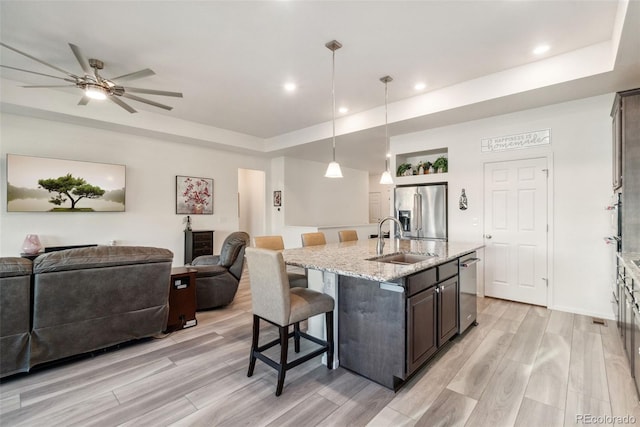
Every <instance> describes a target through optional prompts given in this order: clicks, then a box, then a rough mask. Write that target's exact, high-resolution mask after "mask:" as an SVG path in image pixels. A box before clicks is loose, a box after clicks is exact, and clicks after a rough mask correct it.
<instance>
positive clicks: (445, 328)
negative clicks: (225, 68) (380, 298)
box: [407, 260, 458, 375]
mask: <svg viewBox="0 0 640 427" xmlns="http://www.w3.org/2000/svg"><path fill="white" fill-rule="evenodd" d="M454 264H455V270H454V269H453V267H452V266H453V265H454ZM436 273H437V277H441V278H447V277H448V279H446V280H444V281H442V282H439V283H437V284H435V286H434V285H433V284H434V281H431V280H432V279H433V278H435V277H436ZM452 275H454V276H453V277H451V276H452ZM420 283H422V284H423V285H424V286H423V287H421V286H420ZM429 285H430V286H431V287H428V286H429ZM421 288H422V289H424V288H426V290H421V291H420V292H418V293H416V294H414V295H411V294H410V293H409V297H408V298H407V375H410V374H412V373H413V372H414V371H415V370H416V369H418V368H419V367H420V366H421V365H422V364H423V363H424V362H426V361H427V360H428V359H429V358H430V357H431V356H432V355H433V354H434V353H435V352H436V351H437V350H438V349H439V348H440V347H441V346H442V345H444V344H445V343H446V342H447V341H448V340H449V339H451V337H453V336H454V335H456V333H457V332H458V270H457V260H456V261H455V262H453V263H448V264H443V265H442V266H439V267H437V268H432V269H430V270H426V271H423V272H421V273H417V274H414V275H412V276H409V277H408V278H407V289H421Z"/></svg>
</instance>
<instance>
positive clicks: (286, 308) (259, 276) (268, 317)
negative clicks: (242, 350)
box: [245, 248, 335, 396]
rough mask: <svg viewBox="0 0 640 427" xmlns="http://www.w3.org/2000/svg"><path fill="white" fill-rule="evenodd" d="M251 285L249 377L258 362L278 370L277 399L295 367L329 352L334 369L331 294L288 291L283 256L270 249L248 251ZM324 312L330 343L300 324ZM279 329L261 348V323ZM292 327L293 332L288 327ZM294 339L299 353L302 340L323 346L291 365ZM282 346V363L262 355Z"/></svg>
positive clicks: (332, 304) (250, 249)
mask: <svg viewBox="0 0 640 427" xmlns="http://www.w3.org/2000/svg"><path fill="white" fill-rule="evenodd" d="M245 253H246V257H247V264H248V266H249V282H250V284H251V302H252V304H253V338H252V340H251V354H250V357H249V371H248V372H247V376H248V377H250V376H252V375H253V370H254V368H255V365H256V359H260V360H262V361H263V362H264V363H266V364H267V365H269V366H271V367H272V368H274V369H276V370H277V371H278V384H277V386H276V396H280V395H281V394H282V388H283V386H284V378H285V374H286V372H287V371H288V370H289V369H291V368H295V367H296V366H298V365H300V364H302V363H304V362H306V361H308V360H310V359H313V358H314V357H316V356H318V355H320V354H322V353H325V352H326V353H327V367H328V368H329V369H332V367H333V348H334V345H333V309H334V305H335V303H334V300H333V298H331V297H330V296H329V295H326V294H323V293H320V292H316V291H312V290H310V289H305V288H293V289H290V288H289V281H288V280H287V275H286V271H285V264H284V258H283V257H282V253H280V252H278V251H272V250H268V249H259V248H247V249H246V252H245ZM322 313H325V323H326V327H327V330H326V333H327V340H326V341H324V340H321V339H319V338H316V337H313V336H311V335H308V334H306V333H304V332H302V331H300V322H301V321H303V320H306V319H308V318H309V317H312V316H316V315H318V314H322ZM261 319H262V320H265V321H267V322H269V323H271V324H272V325H275V326H277V327H278V331H279V338H277V339H275V340H273V341H270V342H268V343H266V344H263V345H258V341H259V335H260V320H261ZM291 325H293V332H289V326H291ZM291 337H293V339H294V349H295V352H296V353H299V352H300V338H301V337H302V338H305V339H308V340H310V341H313V342H314V343H316V344H319V345H320V346H321V347H320V348H319V349H317V350H315V351H313V352H311V353H309V354H306V355H304V356H302V357H299V358H297V359H295V360H293V361H291V362H288V361H287V351H288V349H289V338H291ZM277 344H280V362H279V363H278V362H276V361H275V360H273V359H271V358H270V357H268V356H266V355H265V354H263V351H265V350H267V349H269V348H271V347H273V346H275V345H277Z"/></svg>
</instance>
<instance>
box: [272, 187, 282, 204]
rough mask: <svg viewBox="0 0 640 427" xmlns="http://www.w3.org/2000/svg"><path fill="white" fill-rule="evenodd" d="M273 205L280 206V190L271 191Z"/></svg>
mask: <svg viewBox="0 0 640 427" xmlns="http://www.w3.org/2000/svg"><path fill="white" fill-rule="evenodd" d="M273 206H282V191H280V190H277V191H274V192H273Z"/></svg>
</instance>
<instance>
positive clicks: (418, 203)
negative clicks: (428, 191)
mask: <svg viewBox="0 0 640 427" xmlns="http://www.w3.org/2000/svg"><path fill="white" fill-rule="evenodd" d="M413 209H414V210H415V215H414V218H415V221H414V223H415V225H416V228H415V230H416V232H417V233H418V234H417V236H418V237H419V236H420V232H421V231H422V194H420V193H415V194H414V195H413Z"/></svg>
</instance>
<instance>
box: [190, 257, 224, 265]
mask: <svg viewBox="0 0 640 427" xmlns="http://www.w3.org/2000/svg"><path fill="white" fill-rule="evenodd" d="M219 264H220V255H201V256H199V257H196V258H194V259H193V261H191V265H219Z"/></svg>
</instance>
